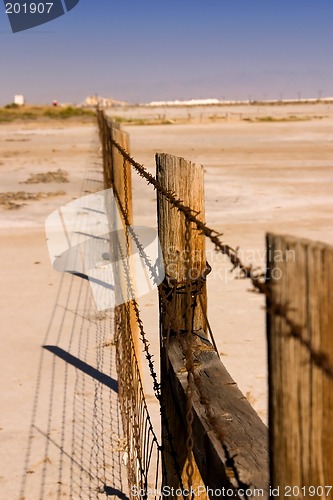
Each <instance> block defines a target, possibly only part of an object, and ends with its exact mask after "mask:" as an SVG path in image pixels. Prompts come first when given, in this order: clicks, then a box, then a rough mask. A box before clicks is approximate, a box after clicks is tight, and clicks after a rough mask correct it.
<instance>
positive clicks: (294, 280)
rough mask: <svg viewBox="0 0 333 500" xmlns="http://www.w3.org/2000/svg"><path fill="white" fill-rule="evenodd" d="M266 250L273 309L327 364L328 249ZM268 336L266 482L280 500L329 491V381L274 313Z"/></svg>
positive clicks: (280, 245)
mask: <svg viewBox="0 0 333 500" xmlns="http://www.w3.org/2000/svg"><path fill="white" fill-rule="evenodd" d="M267 250H268V252H267V255H268V270H269V276H270V284H271V290H272V299H271V303H273V304H274V303H280V304H289V312H288V317H289V318H290V319H291V320H292V321H293V323H295V324H297V325H299V326H300V327H301V330H300V331H301V335H302V338H303V339H304V341H305V342H306V343H309V344H310V345H311V349H312V350H314V351H315V352H317V353H319V352H322V353H325V355H326V356H327V358H328V360H329V361H330V363H331V364H332V365H333V291H332V285H333V248H332V247H331V246H329V245H324V244H322V243H317V242H312V241H309V240H304V239H298V238H294V237H290V236H279V235H273V234H268V235H267ZM268 307H269V303H268ZM267 335H268V346H269V356H268V357H269V401H270V403H269V407H270V411H269V422H270V425H269V427H270V449H271V483H272V485H273V486H274V487H277V486H280V487H281V497H280V498H284V496H283V488H284V486H285V485H289V486H293V485H295V486H300V487H302V486H305V488H306V489H307V488H309V487H310V486H315V487H317V486H325V485H333V433H332V432H331V429H332V422H333V380H332V378H330V377H329V376H328V375H327V374H325V373H324V371H323V369H322V368H320V367H319V366H317V363H316V362H315V360H314V359H313V356H311V353H310V351H309V349H308V348H307V346H306V345H304V343H302V342H300V341H299V339H297V338H294V337H293V336H291V335H290V327H289V326H288V325H287V323H286V321H285V319H284V318H281V317H279V316H278V315H276V314H274V309H272V311H271V312H268V314H267ZM331 495H332V493H331ZM298 498H309V496H308V495H307V494H305V495H304V496H302V495H301V496H299V497H298Z"/></svg>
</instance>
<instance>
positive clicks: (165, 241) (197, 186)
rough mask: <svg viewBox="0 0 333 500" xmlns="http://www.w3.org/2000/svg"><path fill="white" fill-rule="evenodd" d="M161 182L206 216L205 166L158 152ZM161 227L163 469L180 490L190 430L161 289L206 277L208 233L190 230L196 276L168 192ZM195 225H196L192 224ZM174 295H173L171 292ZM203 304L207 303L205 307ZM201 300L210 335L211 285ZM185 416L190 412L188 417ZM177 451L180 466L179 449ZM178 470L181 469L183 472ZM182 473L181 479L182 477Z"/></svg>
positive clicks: (178, 303)
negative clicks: (174, 374) (175, 383)
mask: <svg viewBox="0 0 333 500" xmlns="http://www.w3.org/2000/svg"><path fill="white" fill-rule="evenodd" d="M156 166H157V180H158V182H159V184H160V185H161V186H162V187H163V188H165V189H166V190H168V191H171V192H174V193H175V194H176V197H177V198H179V199H181V200H182V201H183V203H184V205H186V206H189V207H190V208H191V209H193V210H195V211H196V212H199V214H198V216H197V217H198V218H199V219H200V220H202V221H204V220H205V207H204V174H203V167H202V166H201V165H197V164H194V163H192V162H190V161H187V160H185V159H183V158H178V157H175V156H172V155H168V154H164V153H163V154H157V155H156ZM157 214H158V231H159V239H160V244H161V249H162V257H163V262H164V267H165V273H166V280H165V282H164V284H162V285H161V288H160V341H161V391H162V399H163V408H162V411H164V419H162V445H163V467H164V473H165V475H166V477H165V483H164V484H165V485H167V486H169V487H173V488H175V489H177V488H179V487H180V485H181V483H183V485H185V486H186V485H187V478H186V473H185V470H184V469H185V468H186V466H185V463H186V458H187V457H186V455H187V454H186V430H184V423H183V421H182V418H181V416H180V414H179V410H180V409H179V408H177V402H176V401H175V399H174V395H173V394H172V389H171V385H170V384H169V376H168V352H167V349H168V336H169V335H171V336H172V335H175V333H176V332H175V325H174V324H173V325H172V324H171V325H170V311H168V310H167V308H166V304H165V299H164V300H163V297H162V295H161V293H163V294H168V293H169V292H170V291H171V289H170V288H168V283H169V284H170V287H171V283H174V282H178V283H179V285H178V288H179V286H180V283H182V282H183V283H186V281H188V280H189V279H191V278H192V279H195V278H199V277H201V276H203V274H204V272H205V269H206V249H205V237H204V235H202V234H200V232H199V231H196V230H194V229H192V230H191V233H190V249H191V261H192V262H191V276H190V277H189V276H188V268H187V264H186V255H185V248H186V244H187V242H186V238H185V234H186V224H185V217H184V214H182V213H180V212H179V211H178V210H177V209H175V208H173V207H172V205H171V204H170V203H169V201H168V200H166V198H165V197H164V196H162V195H161V194H159V193H158V195H157ZM191 226H192V228H193V227H194V226H193V224H191ZM169 297H170V296H169ZM172 300H173V306H172V309H173V310H172V314H173V316H174V317H175V319H176V322H177V325H176V328H177V330H178V331H185V330H186V318H185V316H186V314H185V311H186V296H185V295H184V294H179V293H176V294H175V296H174V298H173V299H172ZM201 304H202V307H201ZM201 304H199V303H198V304H197V306H196V307H195V310H194V311H193V315H194V320H193V329H194V330H195V331H197V332H200V335H201V336H205V332H206V324H205V314H206V308H207V294H206V285H205V284H204V285H203V287H202V289H201ZM183 417H184V415H183ZM175 452H176V453H177V457H176V462H177V464H178V465H179V469H178V467H177V465H175V459H174V458H173V455H174V453H175ZM177 469H178V470H177ZM180 476H181V477H180ZM195 484H196V485H198V484H202V480H201V477H200V474H199V472H198V470H197V468H196V467H195V473H194V476H193V486H195Z"/></svg>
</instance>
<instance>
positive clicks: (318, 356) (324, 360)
mask: <svg viewBox="0 0 333 500" xmlns="http://www.w3.org/2000/svg"><path fill="white" fill-rule="evenodd" d="M111 142H112V144H113V145H114V146H115V147H116V148H117V149H118V151H119V152H120V153H121V155H122V156H123V157H124V158H126V160H127V161H128V162H129V163H130V165H132V167H133V168H134V170H135V171H136V172H137V173H138V174H139V175H140V177H142V178H144V179H146V181H147V182H148V184H150V185H152V186H153V187H154V189H155V190H156V191H157V192H159V193H160V194H162V195H163V196H164V197H165V198H166V199H167V200H168V201H169V202H170V203H171V204H172V205H173V206H174V207H175V208H176V209H177V210H179V211H180V212H182V213H183V214H184V215H185V217H186V218H187V219H188V220H189V221H190V222H193V223H194V224H195V226H196V228H197V230H198V231H200V232H201V233H202V234H204V235H205V236H206V237H207V238H209V239H210V241H211V242H212V243H213V244H214V247H215V250H216V251H220V252H221V253H222V254H223V255H226V256H227V257H228V258H229V260H230V263H231V264H232V269H231V272H233V271H234V270H236V269H239V271H240V272H241V277H242V278H243V279H249V280H250V281H251V284H252V285H253V287H254V291H256V292H257V293H260V294H263V295H265V296H266V298H267V302H268V304H267V308H266V309H267V311H268V312H271V313H274V314H276V315H278V316H280V317H281V318H283V319H285V321H286V324H287V326H288V328H289V329H290V332H289V335H290V336H292V337H294V338H295V339H298V341H299V342H300V343H301V344H302V345H303V346H304V347H305V348H306V349H307V350H308V351H309V353H310V355H311V359H312V360H313V362H314V364H315V365H316V366H317V367H318V368H321V369H323V370H324V371H325V373H326V374H327V375H328V376H329V377H331V378H333V365H332V363H331V362H330V360H329V358H328V356H327V354H326V353H324V352H323V351H320V350H316V349H314V348H313V347H312V346H311V343H310V342H309V341H307V340H306V339H305V338H304V335H303V330H304V327H302V326H300V325H298V324H296V323H294V321H293V320H292V319H291V318H290V317H289V316H288V313H289V311H290V310H289V307H288V305H286V304H281V303H274V307H273V305H272V303H270V301H271V300H272V299H271V290H270V285H269V280H267V272H264V271H260V270H258V269H257V268H255V267H254V266H253V265H252V264H248V265H246V264H244V262H243V261H242V260H241V259H240V257H239V255H238V252H239V248H236V249H234V248H233V247H231V246H230V245H228V244H226V243H223V242H222V241H221V239H220V236H222V234H221V233H219V232H218V231H216V230H215V229H212V228H210V227H209V226H207V225H206V223H204V222H202V221H201V220H199V219H198V217H197V215H198V213H196V212H195V211H193V210H192V209H191V208H190V207H188V206H187V205H184V203H183V202H182V200H179V199H178V198H177V197H176V193H174V192H172V191H168V190H167V189H165V188H164V187H163V186H161V185H160V184H159V182H158V181H157V179H156V178H155V177H154V176H153V175H152V174H151V173H150V172H148V170H147V169H146V168H145V167H144V165H142V164H140V163H138V162H137V161H135V160H134V159H133V158H132V157H131V156H130V155H129V154H128V152H127V151H126V150H125V149H123V148H122V147H121V146H120V144H118V143H117V142H116V141H115V140H113V139H111Z"/></svg>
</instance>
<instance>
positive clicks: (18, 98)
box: [14, 94, 25, 106]
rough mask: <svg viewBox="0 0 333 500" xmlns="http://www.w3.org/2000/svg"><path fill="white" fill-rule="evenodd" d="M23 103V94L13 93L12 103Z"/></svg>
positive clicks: (22, 104)
mask: <svg viewBox="0 0 333 500" xmlns="http://www.w3.org/2000/svg"><path fill="white" fill-rule="evenodd" d="M24 103H25V99H24V95H22V94H17V95H14V104H17V106H24Z"/></svg>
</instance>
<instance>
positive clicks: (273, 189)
mask: <svg viewBox="0 0 333 500" xmlns="http://www.w3.org/2000/svg"><path fill="white" fill-rule="evenodd" d="M296 108H297V107H296ZM319 108H320V105H319V106H318V107H316V106H309V107H306V109H305V110H300V109H292V107H290V106H288V107H287V109H286V110H285V111H284V110H283V109H282V108H281V107H276V108H274V109H270V110H262V109H260V110H258V113H259V112H260V113H261V116H268V115H272V116H275V115H274V113H275V114H278V115H279V116H285V115H286V114H289V115H298V114H299V113H301V112H302V113H304V116H310V115H311V116H313V117H314V116H325V117H324V118H320V119H319V118H318V119H311V120H307V121H296V122H277V123H265V122H262V123H252V122H246V121H243V115H242V117H240V116H238V118H237V116H236V115H235V119H233V120H230V119H229V118H228V120H224V119H223V120H222V119H221V120H215V119H214V120H203V122H201V123H200V113H203V112H205V113H206V111H207V113H208V112H209V113H212V114H214V113H213V112H212V110H206V109H205V110H204V111H200V110H196V111H193V110H192V111H191V112H192V114H195V113H198V114H197V116H196V118H195V119H193V120H192V117H191V119H190V120H189V122H188V123H181V124H173V125H170V124H169V125H159V126H140V127H134V126H127V127H126V129H127V130H128V132H129V133H130V136H131V153H132V155H133V156H134V157H135V158H136V159H137V160H138V161H142V162H144V163H145V165H146V166H147V167H148V168H149V169H150V170H151V171H152V172H154V170H155V169H154V154H155V152H157V151H163V152H168V153H172V154H176V155H179V156H183V157H186V158H189V159H191V160H193V161H196V162H199V163H201V164H203V165H204V167H205V171H206V177H205V197H206V219H207V223H208V224H209V225H210V226H212V227H214V228H215V229H217V230H219V231H221V232H223V233H224V236H223V238H224V240H225V241H226V242H227V243H229V244H230V245H232V246H234V247H236V246H239V247H240V249H241V251H242V252H243V253H242V256H243V257H244V259H245V260H247V261H248V262H255V263H257V264H258V265H261V266H263V265H264V262H265V233H266V232H267V231H274V232H278V233H287V234H293V235H297V236H304V237H309V238H311V239H315V240H321V241H324V242H329V243H333V222H332V221H333V218H332V212H333V197H332V181H333V169H332V163H333V159H332V133H331V131H332V125H333V114H332V111H331V110H330V109H329V107H327V106H326V107H325V109H322V108H320V109H319ZM162 111H163V110H162ZM162 111H161V112H162ZM220 111H221V110H220ZM179 112H180V111H179V110H177V113H179ZM182 112H183V113H184V114H186V113H187V112H188V110H183V111H182ZM233 112H235V113H237V112H238V111H237V110H234V111H233ZM251 112H253V113H254V111H253V110H251ZM136 113H137V111H136ZM168 113H171V114H169V115H168V117H169V118H170V119H173V118H176V117H175V116H174V115H172V110H171V111H169V110H168ZM229 113H230V110H229ZM239 113H245V111H239ZM132 115H133V111H132ZM132 115H131V116H132ZM254 116H255V115H254ZM0 151H1V156H0V184H1V193H9V192H20V191H25V192H29V193H50V192H51V193H59V191H63V192H64V193H65V194H63V195H59V194H57V195H55V196H48V197H47V198H46V197H40V196H39V199H36V200H33V199H29V200H24V199H22V200H19V201H17V200H16V201H15V200H14V201H15V203H14V205H17V204H21V203H24V205H23V206H21V207H17V206H10V207H9V206H8V205H0V257H1V282H0V283H1V285H0V287H1V303H0V307H1V333H2V349H1V353H0V356H1V358H0V361H1V368H2V369H1V395H0V398H1V399H0V406H1V416H0V429H1V430H0V440H1V473H0V497H1V498H11V499H15V498H25V499H29V500H36V499H44V498H45V499H46V498H60V497H63V496H65V497H66V496H67V497H69V498H105V496H106V493H105V492H104V493H98V491H97V489H98V488H100V489H101V488H102V486H103V485H105V486H106V488H113V490H110V489H109V490H108V491H109V492H110V491H111V493H112V494H113V495H114V496H118V497H119V495H120V492H121V491H125V490H126V487H125V485H124V477H125V471H124V467H123V466H122V465H121V463H122V458H123V453H122V444H121V428H120V420H119V414H118V411H117V395H116V391H115V390H114V389H115V386H114V383H115V379H116V374H115V368H114V356H113V354H112V349H109V348H106V349H105V346H106V345H108V344H110V342H111V340H112V329H111V324H112V316H111V313H110V312H108V313H106V314H105V315H102V316H100V315H98V314H97V315H96V312H94V308H93V306H92V299H91V296H90V290H89V286H87V283H86V282H83V280H80V279H78V278H73V277H71V276H69V275H66V276H65V277H64V276H62V275H61V274H59V273H57V272H55V271H54V270H53V269H52V267H51V264H50V262H49V258H48V253H47V247H46V242H45V234H44V228H43V225H44V221H45V218H46V217H47V215H49V213H50V212H52V210H54V209H55V208H57V207H58V206H59V205H62V204H64V203H67V202H69V201H71V200H72V199H75V198H76V197H78V196H79V195H82V194H88V192H93V191H95V190H96V189H100V188H101V182H100V180H101V175H100V166H99V165H100V160H99V156H98V138H97V133H96V130H95V128H94V127H93V126H91V125H75V124H65V125H64V124H62V123H58V124H51V125H50V124H31V125H30V124H24V125H22V124H12V125H1V126H0ZM59 168H60V169H61V170H63V171H66V172H67V173H68V179H69V182H68V183H53V182H52V183H42V184H21V183H22V182H24V181H25V180H27V179H28V178H29V176H30V175H31V174H38V173H45V172H49V171H52V172H53V171H56V170H57V169H59ZM133 181H134V206H135V210H134V212H135V217H136V220H135V222H136V223H137V224H140V225H144V224H147V225H151V226H153V227H155V226H156V213H155V195H154V193H153V191H152V190H151V189H150V188H148V187H147V186H146V184H145V183H144V182H143V181H142V180H140V179H138V178H136V177H135V178H134V179H133ZM207 252H208V260H209V262H210V263H211V265H212V266H213V271H212V273H211V275H210V277H209V280H208V294H209V317H210V322H211V325H212V328H213V331H214V335H215V338H216V341H217V344H218V348H219V351H220V352H221V353H222V360H223V362H224V363H225V365H226V367H227V368H228V370H229V371H230V372H231V374H232V376H233V377H234V379H235V380H236V381H237V383H238V385H239V387H240V388H241V390H242V391H243V392H244V394H246V396H247V397H248V399H249V400H250V402H251V403H252V404H253V406H254V408H255V409H256V411H257V412H258V413H259V415H260V416H261V418H262V419H263V420H264V421H265V422H266V421H267V367H266V340H265V315H264V311H263V301H262V298H261V297H259V296H257V295H255V294H252V293H250V292H249V291H248V289H249V285H248V283H245V282H244V281H241V280H236V279H233V276H232V275H231V274H230V273H229V267H228V265H227V263H226V262H225V260H224V259H223V258H221V257H219V256H217V255H216V254H215V253H214V251H213V250H212V248H211V247H210V245H209V244H208V245H207ZM140 304H141V307H142V316H143V319H144V322H145V325H146V329H147V332H148V334H149V337H150V339H151V341H152V350H153V351H154V353H155V354H156V357H158V356H157V354H158V344H157V337H158V334H157V332H158V330H157V325H158V322H157V321H158V319H157V307H156V294H150V295H147V296H145V297H143V298H142V299H140ZM46 344H47V345H48V346H51V347H50V348H49V349H43V348H41V346H43V345H46ZM52 346H53V347H54V346H56V347H57V348H58V350H59V349H62V351H59V352H58V353H57V355H54V351H52ZM50 349H51V351H50ZM69 350H70V352H71V353H72V354H73V356H74V357H75V358H76V360H77V359H80V360H82V361H84V362H85V363H86V365H88V366H90V367H94V368H95V369H98V370H99V371H100V372H103V373H107V374H108V375H109V376H110V380H109V384H108V385H105V384H102V383H101V382H98V381H96V380H95V379H92V378H91V377H90V376H89V375H87V373H84V372H83V371H82V370H78V369H77V366H75V360H74V359H71V360H70V362H69V361H68V359H67V363H64V360H63V359H62V358H61V352H63V351H69ZM157 368H158V367H157ZM144 383H145V388H146V392H147V398H148V400H149V401H151V406H152V408H154V407H156V405H154V404H153V403H152V401H153V396H152V391H151V382H150V379H149V376H148V375H147V374H145V380H144ZM153 418H154V420H155V421H156V422H157V420H158V415H157V411H156V412H154V411H153ZM110 429H111V432H110ZM29 436H30V439H29ZM25 468H26V470H27V471H28V474H26V473H25ZM89 492H90V493H89ZM90 495H91V496H90Z"/></svg>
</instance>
